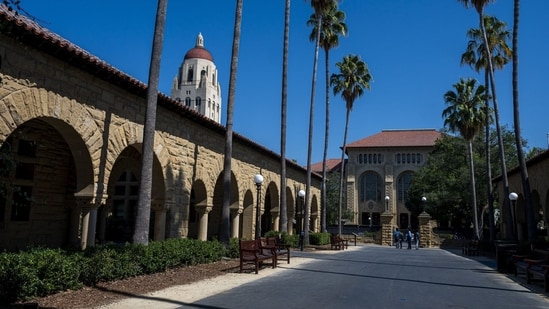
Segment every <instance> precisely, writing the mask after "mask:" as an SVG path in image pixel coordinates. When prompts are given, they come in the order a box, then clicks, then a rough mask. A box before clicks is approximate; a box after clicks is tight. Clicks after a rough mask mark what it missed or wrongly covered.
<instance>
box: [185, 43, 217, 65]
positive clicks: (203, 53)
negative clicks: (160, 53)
mask: <svg viewBox="0 0 549 309" xmlns="http://www.w3.org/2000/svg"><path fill="white" fill-rule="evenodd" d="M191 58H200V59H206V60H210V61H211V62H213V57H212V54H210V52H209V51H208V50H207V49H205V48H204V47H200V46H196V47H193V48H191V49H190V50H189V51H188V52H187V53H186V54H185V59H191Z"/></svg>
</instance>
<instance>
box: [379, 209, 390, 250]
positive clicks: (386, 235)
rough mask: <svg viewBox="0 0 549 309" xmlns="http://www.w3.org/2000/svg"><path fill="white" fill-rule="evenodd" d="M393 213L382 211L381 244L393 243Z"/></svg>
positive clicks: (388, 244)
mask: <svg viewBox="0 0 549 309" xmlns="http://www.w3.org/2000/svg"><path fill="white" fill-rule="evenodd" d="M392 223H393V214H392V213H389V212H384V213H382V214H381V245H383V246H385V245H387V246H392V245H393V224H392Z"/></svg>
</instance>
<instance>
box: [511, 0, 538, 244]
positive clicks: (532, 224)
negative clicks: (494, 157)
mask: <svg viewBox="0 0 549 309" xmlns="http://www.w3.org/2000/svg"><path fill="white" fill-rule="evenodd" d="M513 12H514V14H513V120H514V126H515V143H516V146H517V155H518V160H519V165H520V176H521V178H522V192H523V194H524V199H525V202H526V205H525V206H526V222H527V226H528V239H529V240H530V241H533V240H535V238H536V220H535V214H534V205H533V201H532V193H531V192H530V180H529V177H528V169H527V167H526V160H525V159H524V151H523V149H522V137H521V130H520V109H519V93H518V28H519V14H520V1H519V0H515V1H514V10H513Z"/></svg>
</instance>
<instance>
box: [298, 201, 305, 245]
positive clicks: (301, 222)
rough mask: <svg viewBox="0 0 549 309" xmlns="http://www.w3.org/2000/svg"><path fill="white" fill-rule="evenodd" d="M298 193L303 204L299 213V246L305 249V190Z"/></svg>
mask: <svg viewBox="0 0 549 309" xmlns="http://www.w3.org/2000/svg"><path fill="white" fill-rule="evenodd" d="M297 195H298V196H299V200H300V204H301V210H300V211H299V212H298V213H299V224H298V225H299V226H298V228H299V231H298V232H299V248H300V249H301V251H303V237H304V236H305V235H304V231H303V218H304V217H305V214H304V212H303V208H304V206H305V191H303V190H299V192H298V193H297Z"/></svg>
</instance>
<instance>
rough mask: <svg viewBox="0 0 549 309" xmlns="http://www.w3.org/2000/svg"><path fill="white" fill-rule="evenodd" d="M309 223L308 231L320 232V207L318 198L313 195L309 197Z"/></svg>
mask: <svg viewBox="0 0 549 309" xmlns="http://www.w3.org/2000/svg"><path fill="white" fill-rule="evenodd" d="M310 219H311V222H310V223H309V226H310V229H311V230H312V231H313V232H318V231H319V230H320V205H319V203H318V196H317V195H316V194H313V195H312V196H311V218H310Z"/></svg>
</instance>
